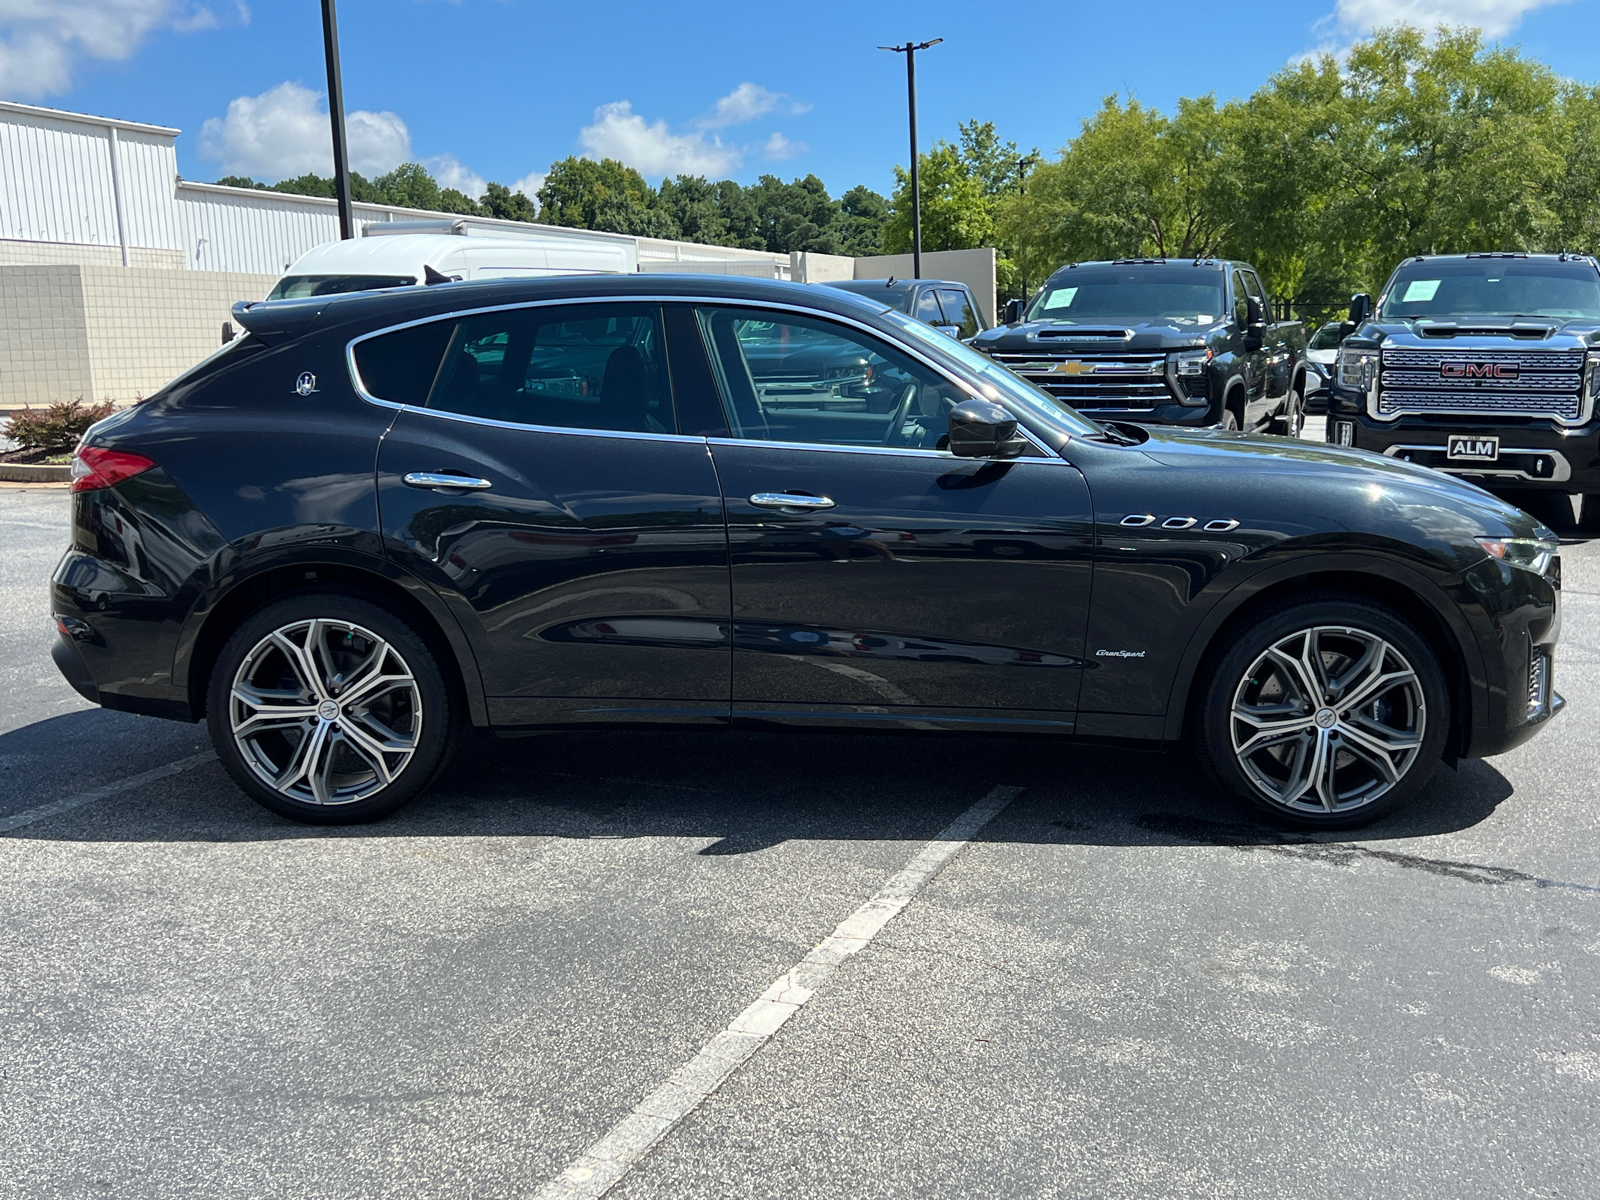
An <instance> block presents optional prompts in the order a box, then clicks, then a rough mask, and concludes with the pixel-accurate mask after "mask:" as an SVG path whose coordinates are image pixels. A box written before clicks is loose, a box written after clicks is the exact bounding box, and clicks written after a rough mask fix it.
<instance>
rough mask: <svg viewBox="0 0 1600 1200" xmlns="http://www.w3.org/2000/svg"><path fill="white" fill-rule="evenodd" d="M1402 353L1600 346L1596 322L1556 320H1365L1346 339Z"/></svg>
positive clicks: (1543, 318) (1589, 320)
mask: <svg viewBox="0 0 1600 1200" xmlns="http://www.w3.org/2000/svg"><path fill="white" fill-rule="evenodd" d="M1352 337H1353V338H1354V340H1356V341H1359V342H1377V343H1380V344H1382V345H1384V346H1387V347H1390V348H1392V349H1406V350H1413V349H1414V350H1444V351H1449V350H1461V351H1466V352H1470V351H1472V350H1503V349H1509V348H1515V349H1518V350H1531V351H1534V352H1535V353H1537V352H1539V351H1550V350H1579V349H1584V348H1587V347H1589V346H1593V345H1596V344H1600V321H1594V320H1591V319H1584V320H1570V321H1563V320H1561V319H1559V318H1557V317H1520V318H1517V319H1515V320H1513V319H1512V318H1510V317H1460V318H1454V319H1451V320H1448V321H1445V320H1416V321H1388V320H1384V321H1368V322H1366V323H1365V324H1364V325H1362V326H1361V328H1360V329H1358V330H1356V332H1355V333H1354V334H1353V335H1352Z"/></svg>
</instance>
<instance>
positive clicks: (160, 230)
mask: <svg viewBox="0 0 1600 1200" xmlns="http://www.w3.org/2000/svg"><path fill="white" fill-rule="evenodd" d="M117 150H118V157H117V162H118V164H119V166H120V168H121V171H122V215H123V218H124V219H125V221H126V224H127V231H128V245H130V246H151V247H157V248H159V249H162V250H181V249H182V248H183V230H182V227H181V226H180V224H179V221H178V209H177V206H176V205H175V204H174V203H173V201H172V198H173V189H174V188H175V187H176V186H177V182H178V148H177V145H176V142H175V139H173V138H171V137H163V136H161V135H152V134H148V133H131V132H129V131H128V130H126V129H120V130H118V131H117ZM112 240H113V241H115V240H116V238H115V230H113V237H112Z"/></svg>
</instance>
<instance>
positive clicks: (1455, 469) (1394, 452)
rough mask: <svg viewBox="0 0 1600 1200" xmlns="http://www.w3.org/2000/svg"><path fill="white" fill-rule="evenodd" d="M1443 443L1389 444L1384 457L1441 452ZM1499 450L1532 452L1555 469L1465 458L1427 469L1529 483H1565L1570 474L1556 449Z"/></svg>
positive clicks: (1566, 464) (1568, 467)
mask: <svg viewBox="0 0 1600 1200" xmlns="http://www.w3.org/2000/svg"><path fill="white" fill-rule="evenodd" d="M1446 449H1447V446H1439V445H1433V446H1420V445H1418V446H1389V447H1386V448H1385V449H1384V452H1383V455H1384V457H1385V458H1398V457H1399V456H1400V454H1401V452H1402V451H1405V450H1426V451H1428V452H1429V453H1432V454H1439V453H1443V452H1445V451H1446ZM1500 453H1501V454H1502V455H1506V454H1534V455H1539V456H1542V457H1544V458H1552V459H1554V460H1555V466H1556V469H1555V470H1554V471H1552V472H1551V473H1550V474H1549V475H1529V474H1528V473H1527V472H1526V471H1509V470H1506V469H1505V468H1504V467H1496V466H1494V465H1492V464H1489V465H1485V466H1474V465H1473V464H1472V463H1471V462H1470V461H1468V460H1466V459H1459V460H1457V461H1456V462H1455V463H1451V462H1448V461H1446V462H1445V463H1443V464H1441V465H1439V466H1437V467H1429V468H1428V469H1429V470H1430V471H1443V472H1445V473H1447V474H1450V475H1491V476H1493V477H1495V478H1496V479H1526V480H1528V481H1529V482H1530V483H1566V482H1567V480H1569V479H1571V478H1572V464H1571V463H1570V462H1568V461H1567V456H1566V455H1565V454H1563V453H1561V451H1559V450H1541V449H1539V448H1537V447H1534V446H1503V447H1501V450H1500Z"/></svg>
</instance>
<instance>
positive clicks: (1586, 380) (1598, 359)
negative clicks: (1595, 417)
mask: <svg viewBox="0 0 1600 1200" xmlns="http://www.w3.org/2000/svg"><path fill="white" fill-rule="evenodd" d="M1583 391H1584V394H1585V395H1586V396H1588V398H1589V400H1590V402H1591V403H1592V402H1593V401H1595V400H1600V350H1591V351H1589V353H1588V355H1587V356H1586V357H1585V359H1584V363H1583ZM1591 411H1593V410H1591Z"/></svg>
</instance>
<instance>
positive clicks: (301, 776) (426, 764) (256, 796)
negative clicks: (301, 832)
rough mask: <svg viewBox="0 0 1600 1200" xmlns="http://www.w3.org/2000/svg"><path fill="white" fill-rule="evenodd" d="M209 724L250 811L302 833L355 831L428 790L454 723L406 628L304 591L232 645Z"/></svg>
mask: <svg viewBox="0 0 1600 1200" xmlns="http://www.w3.org/2000/svg"><path fill="white" fill-rule="evenodd" d="M275 635H276V636H275ZM313 645H314V646H315V647H316V650H315V652H314V653H312V654H311V655H310V657H309V658H308V657H306V652H307V650H308V647H310V646H313ZM308 675H314V676H315V677H316V682H315V683H314V684H312V685H310V686H308V685H307V684H306V682H305V680H306V677H307V676H308ZM236 684H237V685H238V688H237V690H236V687H235V685H236ZM252 695H253V696H254V697H255V699H254V700H252V699H249V698H247V697H248V696H252ZM330 706H331V707H330ZM319 708H320V709H321V712H320V714H319V712H318V709H319ZM206 719H207V724H208V726H209V728H210V731H211V742H212V745H214V746H215V747H216V751H217V757H218V758H220V759H221V760H222V764H223V766H225V767H226V768H227V769H228V773H229V774H230V775H232V776H233V779H234V782H235V783H237V784H238V785H239V786H240V787H241V788H242V789H244V791H245V792H246V793H247V794H248V795H249V796H250V798H251V799H252V800H254V801H256V803H258V804H260V805H262V806H263V807H265V808H269V809H271V810H272V811H273V812H275V813H277V814H278V815H279V816H283V817H288V818H289V819H290V820H293V821H301V822H304V823H305V824H308V825H354V824H358V823H360V822H363V821H374V820H377V819H378V818H380V817H385V816H388V815H389V814H390V813H392V812H394V811H395V810H396V809H397V808H399V807H400V806H401V805H403V804H405V803H406V802H407V801H409V800H410V799H412V797H414V796H415V795H416V794H417V793H418V792H420V791H422V789H423V788H425V787H427V786H428V784H429V783H430V782H432V780H433V778H434V776H435V775H436V774H437V773H438V771H439V769H440V768H441V767H442V766H443V764H444V759H445V755H446V751H447V749H448V747H449V746H450V743H451V738H452V735H453V734H454V732H455V725H456V722H457V720H458V717H457V705H456V703H455V698H454V696H453V695H452V694H451V690H450V688H449V687H448V685H447V684H446V682H445V679H444V675H443V673H442V672H441V671H440V669H439V665H438V663H437V661H436V660H435V659H434V656H433V654H432V653H431V652H430V651H429V649H428V647H427V645H426V644H425V643H424V642H423V640H422V638H421V637H420V636H418V634H417V632H416V631H415V630H414V629H412V628H411V626H410V625H408V624H407V623H406V622H405V621H403V620H401V619H400V618H399V617H397V616H395V615H394V614H393V613H392V612H390V611H388V610H387V609H385V608H383V607H381V606H379V605H377V604H374V603H372V602H371V601H368V600H363V599H360V598H358V597H355V596H350V595H345V594H343V593H338V592H307V593H304V594H300V595H295V596H290V597H287V598H285V599H283V600H279V601H277V602H276V603H274V604H269V605H267V606H266V607H265V608H262V609H259V610H257V611H256V612H254V613H252V614H250V616H249V617H247V618H246V619H245V620H244V621H243V622H242V623H241V624H240V625H239V627H238V628H237V629H235V630H234V631H233V633H232V634H231V635H230V636H229V638H228V640H227V642H226V643H225V644H224V645H223V647H222V651H221V653H220V654H218V656H217V661H216V663H215V665H214V666H213V667H212V671H211V680H210V684H209V686H208V687H207V703H206ZM302 752H304V753H302Z"/></svg>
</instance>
